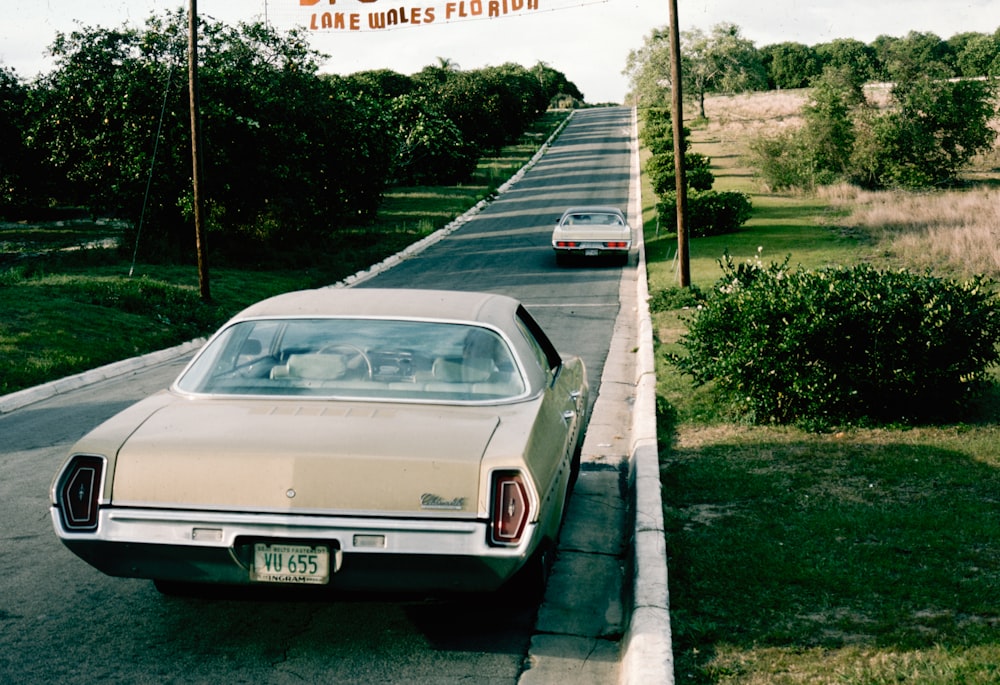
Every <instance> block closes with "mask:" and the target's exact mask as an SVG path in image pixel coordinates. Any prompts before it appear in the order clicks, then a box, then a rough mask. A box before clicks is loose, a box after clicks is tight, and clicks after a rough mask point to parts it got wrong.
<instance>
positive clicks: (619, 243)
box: [604, 240, 628, 250]
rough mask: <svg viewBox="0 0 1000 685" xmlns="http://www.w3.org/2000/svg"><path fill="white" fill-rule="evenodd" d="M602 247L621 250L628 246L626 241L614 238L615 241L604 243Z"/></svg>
mask: <svg viewBox="0 0 1000 685" xmlns="http://www.w3.org/2000/svg"><path fill="white" fill-rule="evenodd" d="M604 247H607V248H610V249H613V250H623V249H625V248H627V247H628V243H627V242H625V241H624V240H615V241H611V242H607V243H604Z"/></svg>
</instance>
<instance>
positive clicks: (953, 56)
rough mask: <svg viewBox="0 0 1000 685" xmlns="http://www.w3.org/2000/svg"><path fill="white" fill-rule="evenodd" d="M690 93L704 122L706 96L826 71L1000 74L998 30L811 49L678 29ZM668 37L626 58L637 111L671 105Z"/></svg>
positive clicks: (840, 42) (861, 75)
mask: <svg viewBox="0 0 1000 685" xmlns="http://www.w3.org/2000/svg"><path fill="white" fill-rule="evenodd" d="M680 42H681V61H682V65H681V67H682V71H683V74H684V76H683V78H684V84H683V87H684V91H685V93H686V96H687V97H689V98H691V99H692V100H694V101H695V102H696V103H697V104H698V106H699V114H700V115H701V116H702V117H704V116H705V111H704V97H705V95H706V94H708V93H722V94H731V93H740V92H747V91H766V90H782V89H790V88H806V87H808V86H810V85H811V84H812V82H813V81H814V80H815V79H816V78H818V77H820V76H821V75H822V74H823V72H824V71H825V70H827V69H828V68H832V69H835V70H837V71H840V72H842V73H844V74H846V75H848V76H849V78H850V79H851V80H852V81H853V82H854V83H871V82H887V83H890V82H898V81H911V80H913V79H914V78H916V77H918V76H926V77H929V78H933V79H939V80H941V79H952V78H965V79H974V78H983V77H996V76H1000V28H997V29H996V31H994V32H993V33H978V32H966V33H958V34H955V35H954V36H952V37H951V38H948V39H947V40H945V39H942V38H941V37H939V36H937V35H936V34H934V33H931V32H919V31H911V32H909V33H908V34H907V35H905V36H902V37H895V36H888V35H881V36H878V37H877V38H876V39H875V40H874V41H872V42H871V43H864V42H862V41H859V40H855V39H853V38H838V39H836V40H833V41H830V42H828V43H819V44H816V45H811V46H810V45H806V44H804V43H799V42H794V41H786V42H782V43H774V44H770V45H765V46H763V47H760V48H758V47H757V46H756V45H755V44H754V43H753V41H751V40H749V39H748V38H746V37H744V36H743V33H742V30H741V29H740V27H739V26H737V25H736V24H732V23H727V22H723V23H720V24H717V25H716V26H714V27H713V28H712V29H711V30H710V31H704V30H702V29H691V30H687V31H681V32H680ZM669 46H670V32H669V28H668V27H662V28H657V29H654V30H653V31H652V32H651V33H650V34H649V35H648V36H647V37H646V39H645V40H644V42H643V45H642V46H641V47H640V48H637V49H635V50H632V51H631V52H630V53H629V56H628V59H627V60H626V66H625V72H624V73H625V74H626V75H627V76H628V77H629V87H630V93H629V98H628V100H629V101H631V102H632V103H634V104H636V105H638V106H640V107H663V106H669V105H670V87H669V76H670V50H669Z"/></svg>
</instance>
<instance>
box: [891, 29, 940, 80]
mask: <svg viewBox="0 0 1000 685" xmlns="http://www.w3.org/2000/svg"><path fill="white" fill-rule="evenodd" d="M884 52H885V54H884V55H882V64H883V66H884V67H885V72H886V75H887V76H888V78H889V80H891V81H897V82H898V81H913V80H915V79H917V78H918V77H921V76H930V77H932V78H939V79H943V78H951V77H952V76H955V75H956V74H955V70H954V67H953V66H952V59H951V51H950V50H949V48H948V44H947V43H945V42H944V41H943V40H941V38H940V37H939V36H937V35H936V34H934V33H921V32H919V31H910V32H909V33H908V34H907V35H906V37H905V38H899V39H897V40H894V41H891V42H886V43H885V47H884Z"/></svg>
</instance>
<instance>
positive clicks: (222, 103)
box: [31, 11, 392, 258]
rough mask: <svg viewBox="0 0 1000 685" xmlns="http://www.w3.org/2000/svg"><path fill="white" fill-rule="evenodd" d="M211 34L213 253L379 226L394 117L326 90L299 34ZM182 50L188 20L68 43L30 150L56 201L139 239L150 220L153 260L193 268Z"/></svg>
mask: <svg viewBox="0 0 1000 685" xmlns="http://www.w3.org/2000/svg"><path fill="white" fill-rule="evenodd" d="M201 24H202V27H201V29H200V31H199V34H200V36H201V43H202V45H201V48H200V50H199V52H200V54H201V56H202V57H201V61H202V64H201V66H200V69H199V73H200V80H201V87H200V90H201V96H202V137H203V146H202V147H203V151H204V155H205V177H206V203H205V204H206V209H207V214H208V216H209V217H210V221H209V222H208V228H209V230H210V233H213V234H214V237H213V238H211V239H210V244H212V245H215V246H220V245H223V246H226V247H230V248H233V249H235V248H236V247H237V245H240V244H242V245H245V244H246V243H248V242H257V243H269V242H275V241H281V240H284V239H285V238H287V237H291V236H294V237H295V239H296V241H298V242H299V243H308V242H310V241H315V240H318V239H322V237H323V236H324V235H327V234H329V232H330V230H331V229H332V228H335V227H336V226H338V225H339V224H341V223H343V222H345V221H346V220H347V219H350V220H352V221H356V220H358V219H359V218H361V219H364V218H365V217H368V216H371V215H373V214H374V212H375V210H376V209H377V207H378V204H379V202H380V200H381V196H382V192H383V190H384V188H385V183H386V178H387V172H388V166H389V163H390V159H391V154H392V151H391V145H389V142H388V141H389V139H390V138H389V133H388V120H387V119H386V118H385V116H384V113H382V112H378V113H376V109H375V108H372V107H369V106H368V105H367V102H366V100H365V99H364V98H363V97H360V96H358V97H347V96H344V97H338V94H337V92H336V91H335V89H334V88H333V87H332V86H331V85H330V84H329V83H328V82H325V81H323V80H321V79H319V78H318V77H317V76H316V70H317V64H318V54H317V53H315V52H314V51H312V50H311V49H309V48H308V43H307V41H306V39H305V38H304V36H303V35H301V33H299V32H296V31H292V32H289V33H288V34H284V35H281V34H278V33H276V32H274V31H272V30H271V29H270V28H269V27H266V26H264V25H263V24H245V25H240V26H239V27H237V28H230V27H226V26H224V25H222V24H219V23H213V22H206V21H204V20H202V21H201ZM185 48H186V14H185V13H184V12H183V11H177V12H174V13H172V14H166V15H164V16H162V17H155V16H154V17H151V18H150V19H149V20H148V21H147V23H146V26H145V29H144V30H139V29H134V28H129V27H122V28H119V29H101V28H92V27H85V28H81V29H80V30H78V31H76V32H73V33H72V34H70V35H65V34H59V35H57V37H56V41H55V43H54V44H53V46H52V48H51V51H52V53H53V55H54V56H55V58H56V68H55V70H54V71H53V72H51V73H50V74H49V75H47V76H46V77H44V78H43V79H41V81H40V83H39V84H38V96H37V97H36V98H35V99H34V110H33V112H32V115H33V124H32V132H31V133H32V136H31V140H32V145H33V147H34V149H35V150H37V151H39V153H44V155H45V158H46V162H47V165H48V167H49V168H50V170H51V171H52V173H53V174H54V176H55V177H57V178H63V179H66V181H67V182H66V183H65V184H64V185H63V187H61V188H60V189H59V192H60V197H61V198H62V199H63V200H65V201H67V202H70V203H74V204H79V205H83V206H86V207H88V208H90V209H91V210H92V211H93V212H95V213H96V212H100V213H107V214H110V215H114V216H118V217H121V218H125V219H128V220H130V221H131V222H132V224H133V226H135V227H136V228H137V227H138V222H139V219H140V216H144V218H145V223H146V226H145V227H144V228H143V230H142V236H141V238H142V241H141V242H140V243H139V245H140V250H142V251H143V253H144V254H146V255H149V256H153V255H156V256H158V257H164V256H177V257H184V258H186V257H190V256H191V252H192V250H191V248H192V247H193V246H192V243H193V241H192V240H191V239H190V236H191V235H192V232H191V229H190V216H189V215H188V214H187V212H188V208H189V207H190V206H191V205H190V193H191V188H190V177H191V158H190V153H189V150H190V144H189V142H188V141H189V117H188V111H189V110H188V96H187V88H186V84H185V79H184V78H183V72H184V69H183V66H182V65H183V64H184V61H185V58H184V56H183V55H184V54H185ZM161 120H162V126H161V125H160V122H161ZM158 136H159V137H158ZM154 149H155V150H156V152H157V156H156V158H155V160H154V158H153V152H154ZM151 169H153V170H154V171H155V173H153V174H152V176H150V170H151ZM147 183H149V189H150V194H149V199H148V202H147V201H144V193H145V190H146V186H147ZM144 208H145V212H144Z"/></svg>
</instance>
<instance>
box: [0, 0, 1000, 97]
mask: <svg viewBox="0 0 1000 685" xmlns="http://www.w3.org/2000/svg"><path fill="white" fill-rule="evenodd" d="M491 2H492V3H493V4H494V6H495V7H496V8H497V9H498V11H500V12H501V13H502V12H503V10H504V9H506V10H507V11H506V13H502V16H498V17H494V18H489V17H487V16H485V13H486V11H487V9H488V6H489V5H490V3H491ZM677 4H678V24H679V26H680V29H681V30H682V31H685V30H690V29H696V28H697V29H702V30H704V31H709V30H710V29H711V28H712V27H713V26H715V25H717V24H719V23H721V22H731V23H734V24H736V25H737V26H739V27H740V29H741V31H742V35H743V36H744V37H745V38H747V39H749V40H751V41H753V43H754V44H755V45H756V46H757V47H763V46H765V45H770V44H773V43H780V42H785V41H794V42H799V43H804V44H806V45H816V44H819V43H825V42H829V41H831V40H834V39H837V38H854V39H856V40H860V41H862V42H865V43H870V42H872V41H873V40H874V39H875V38H876V37H877V36H880V35H889V36H897V37H902V36H905V35H906V34H907V33H909V32H910V31H920V32H932V33H935V34H937V35H938V36H940V37H941V38H944V39H947V38H949V37H951V36H953V35H954V34H956V33H962V32H966V31H975V32H980V33H993V32H994V31H995V30H997V28H1000V0H808V1H798V0H765V1H763V2H753V1H752V0H677ZM0 5H2V8H3V19H2V21H0V66H3V67H12V68H13V69H14V70H15V71H16V73H17V74H18V75H19V76H21V77H22V78H24V79H32V78H34V77H35V76H37V75H38V74H40V73H44V72H47V71H49V70H50V69H51V68H52V66H53V65H52V63H51V62H50V61H48V60H47V58H46V57H45V51H46V48H47V47H48V46H49V45H51V43H52V42H53V40H54V39H55V36H56V33H57V32H62V33H70V32H72V31H73V30H75V29H76V28H77V27H78V26H79V25H83V26H91V27H102V28H116V27H120V26H121V25H122V24H129V25H132V26H136V27H141V26H142V25H143V23H144V22H145V20H146V19H147V18H148V17H149V16H150V15H151V14H162V13H163V12H166V11H172V10H175V9H178V8H187V7H188V5H189V0H33V1H28V0H0ZM400 10H403V11H404V15H403V16H405V17H406V18H407V21H406V23H405V24H404V23H402V22H399V23H397V24H396V27H395V28H388V29H383V30H358V31H352V30H350V28H349V26H346V27H345V28H336V27H334V28H329V29H323V28H322V24H323V18H324V16H326V17H328V18H329V19H330V20H331V22H332V21H333V17H334V16H335V14H336V13H340V15H341V17H349V16H350V15H351V14H357V15H358V16H359V17H360V19H359V25H360V26H361V27H362V28H364V27H366V26H367V22H368V16H369V14H372V13H375V15H376V16H378V15H380V14H382V13H385V14H386V16H389V17H390V18H396V17H397V16H399V15H397V14H396V13H397V12H399V11H400ZM197 11H198V14H199V15H201V16H203V17H211V18H212V19H215V20H217V21H222V22H225V23H227V24H236V23H238V22H241V21H243V22H251V21H265V20H266V21H267V22H268V23H270V24H271V25H273V26H274V27H275V28H276V29H279V30H287V29H291V28H293V27H296V26H298V27H302V28H307V29H309V26H310V25H311V24H312V22H314V21H315V23H316V25H317V26H318V27H320V28H318V29H316V30H312V29H309V36H310V40H311V44H312V47H313V48H315V49H316V50H318V51H320V52H322V53H324V54H326V55H328V56H329V57H328V58H327V59H325V60H323V62H322V65H321V71H322V72H324V73H337V74H351V73H354V72H357V71H364V70H369V69H391V70H393V71H397V72H399V73H402V74H412V73H415V72H418V71H420V70H421V69H423V68H424V67H426V66H428V65H436V64H438V63H439V61H440V60H441V59H446V60H448V61H449V62H450V63H451V64H454V65H456V66H457V67H458V68H460V69H463V70H466V69H478V68H481V67H486V66H498V65H501V64H504V63H507V62H513V63H516V64H520V65H522V66H525V67H529V68H530V67H532V66H534V65H535V64H537V63H538V62H542V63H544V64H546V65H548V66H549V67H551V68H553V69H556V70H558V71H561V72H562V73H563V74H565V75H566V77H567V78H568V79H569V80H570V81H572V82H573V83H575V84H576V85H577V87H578V88H579V89H580V90H581V91H582V92H583V94H584V97H585V99H586V101H587V102H589V103H602V102H621V101H622V100H623V98H624V96H625V94H626V92H627V90H628V80H627V77H626V76H624V75H623V74H622V71H623V70H624V68H625V64H626V60H627V58H628V54H629V52H630V51H632V50H636V49H638V48H641V47H642V45H643V42H644V40H645V38H646V37H647V36H648V35H649V34H650V32H651V31H652V30H653V29H655V28H662V27H665V26H667V25H668V24H669V22H670V6H669V3H668V0H200V1H198V2H197ZM448 14H450V15H451V19H446V15H448ZM462 14H464V15H465V17H464V18H462V17H461V16H460V15H462ZM431 16H433V21H428V19H429V18H430V17H431ZM344 21H345V25H346V22H349V19H344Z"/></svg>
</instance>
